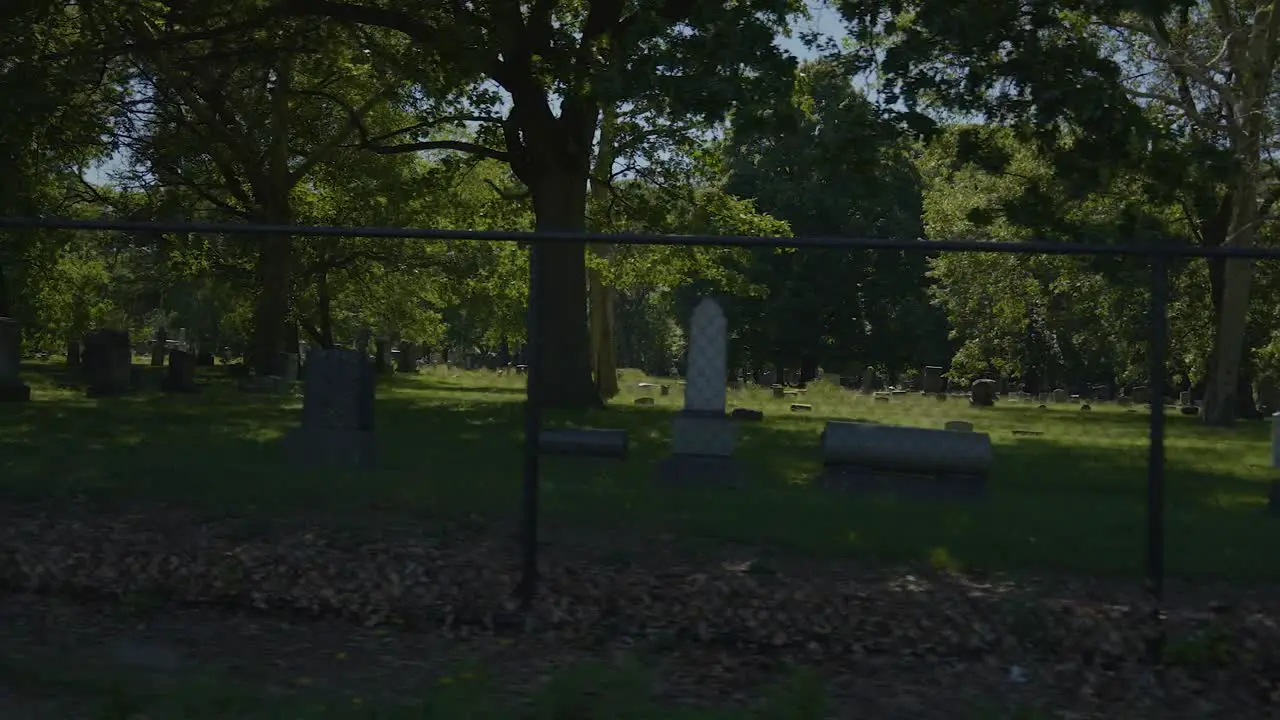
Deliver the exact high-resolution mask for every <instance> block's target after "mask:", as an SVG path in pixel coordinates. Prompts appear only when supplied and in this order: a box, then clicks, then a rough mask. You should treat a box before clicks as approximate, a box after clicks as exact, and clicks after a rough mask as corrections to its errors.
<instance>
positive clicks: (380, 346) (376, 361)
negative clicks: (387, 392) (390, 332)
mask: <svg viewBox="0 0 1280 720" xmlns="http://www.w3.org/2000/svg"><path fill="white" fill-rule="evenodd" d="M390 345H391V342H390V341H389V340H387V339H386V338H378V339H377V340H374V341H373V365H374V367H375V368H376V369H377V372H378V374H379V375H382V374H385V373H389V372H391V351H390Z"/></svg>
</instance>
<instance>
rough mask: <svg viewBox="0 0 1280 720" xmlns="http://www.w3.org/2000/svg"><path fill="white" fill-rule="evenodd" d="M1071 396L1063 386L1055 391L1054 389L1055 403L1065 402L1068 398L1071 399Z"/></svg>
mask: <svg viewBox="0 0 1280 720" xmlns="http://www.w3.org/2000/svg"><path fill="white" fill-rule="evenodd" d="M1070 397H1071V396H1070V395H1068V394H1067V391H1066V390H1065V389H1063V388H1058V389H1056V390H1054V391H1053V401H1054V402H1055V403H1064V402H1066V401H1067V400H1069V399H1070Z"/></svg>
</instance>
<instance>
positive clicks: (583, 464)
mask: <svg viewBox="0 0 1280 720" xmlns="http://www.w3.org/2000/svg"><path fill="white" fill-rule="evenodd" d="M146 370H147V371H152V370H154V369H151V368H148V369H146ZM200 372H201V376H200V381H201V383H202V391H201V392H200V393H199V394H198V395H183V396H173V395H162V394H160V393H158V392H151V391H143V392H139V393H136V394H132V395H129V396H126V397H122V398H114V399H102V400H91V399H87V398H85V397H84V393H83V392H82V391H81V390H80V389H78V388H71V387H66V386H60V385H59V383H60V382H62V381H61V379H60V377H59V373H60V371H59V370H58V369H57V368H55V367H54V365H52V364H49V365H36V364H33V365H30V366H25V367H24V375H25V379H26V380H27V382H28V383H30V384H31V385H32V388H33V397H32V401H31V402H30V403H27V404H25V405H9V406H6V407H3V408H0V410H2V411H3V413H4V414H3V415H0V453H2V454H0V491H2V492H3V497H4V498H5V505H4V512H5V513H6V517H5V518H3V520H2V521H0V581H3V582H4V584H5V586H6V592H5V593H4V595H3V596H0V597H3V600H0V618H3V620H2V621H0V628H3V630H2V631H0V632H3V635H2V636H0V639H2V642H3V643H4V648H5V652H4V655H3V657H2V658H0V716H3V717H6V718H10V717H12V718H19V717H33V718H43V717H49V718H63V717H93V718H143V717H146V718H356V717H361V718H366V717H384V718H399V717H405V718H409V717H414V718H421V717H449V718H459V717H467V718H485V717H493V718H499V717H501V718H518V717H533V718H564V719H568V718H689V719H690V720H693V719H694V718H739V717H759V718H819V717H850V718H852V717H876V718H897V717H901V718H908V717H911V718H921V717H925V718H929V717H946V718H1005V717H1008V718H1041V717H1043V718H1050V717H1134V718H1138V717H1152V718H1155V717H1160V718H1172V717H1241V718H1243V717H1262V716H1264V715H1266V714H1267V712H1269V711H1270V712H1274V711H1275V708H1276V707H1277V700H1278V699H1280V629H1277V627H1276V624H1275V620H1276V617H1277V615H1280V605H1278V604H1277V602H1276V599H1277V597H1280V594H1277V593H1276V592H1274V590H1273V589H1272V588H1273V587H1274V586H1275V583H1276V580H1277V579H1280V563H1277V562H1276V561H1275V557H1276V556H1275V548H1276V547H1277V541H1278V540H1280V520H1278V519H1275V518H1271V517H1268V516H1267V513H1266V511H1265V508H1266V497H1267V492H1268V488H1269V486H1270V483H1271V480H1272V477H1273V474H1274V471H1273V470H1271V468H1270V466H1269V459H1270V455H1269V452H1270V448H1269V428H1268V427H1267V426H1266V425H1264V424H1261V423H1254V424H1248V423H1246V424H1243V425H1242V426H1241V427H1239V428H1236V429H1233V430H1230V431H1224V430H1216V429H1210V428H1205V427H1201V426H1200V425H1198V424H1196V423H1195V421H1194V419H1193V418H1187V417H1182V416H1180V415H1178V414H1177V413H1175V412H1170V414H1169V418H1168V440H1167V462H1168V473H1167V499H1168V502H1167V511H1166V520H1167V526H1168V532H1167V570H1168V574H1169V581H1168V583H1167V587H1166V595H1167V601H1166V604H1165V608H1164V611H1165V619H1164V628H1165V633H1166V634H1165V638H1166V640H1165V642H1164V644H1163V647H1156V646H1154V645H1152V644H1151V642H1150V641H1151V639H1152V638H1154V637H1156V636H1157V633H1156V632H1155V631H1154V628H1155V626H1156V624H1155V621H1154V620H1153V619H1152V612H1151V605H1150V603H1149V601H1148V600H1147V595H1146V594H1145V593H1144V591H1143V588H1142V584H1141V577H1142V568H1143V562H1144V552H1145V550H1144V537H1145V532H1146V530H1145V527H1146V526H1145V523H1146V514H1145V513H1146V477H1147V475H1146V458H1147V444H1146V443H1147V419H1148V414H1147V411H1146V410H1145V409H1144V408H1124V407H1120V406H1118V405H1116V404H1114V403H1095V404H1094V407H1093V411H1092V412H1081V411H1080V409H1079V405H1078V404H1073V403H1064V404H1050V405H1048V406H1047V407H1045V408H1039V407H1037V404H1036V403H1035V402H1018V401H1001V402H999V403H998V404H997V406H996V407H994V408H973V407H970V406H969V404H968V403H967V402H966V401H965V400H964V399H963V398H962V397H953V398H951V399H949V400H948V401H945V402H940V401H937V400H935V399H932V398H922V397H920V396H918V395H914V394H912V395H903V396H894V397H893V398H892V399H891V400H890V401H889V402H887V403H883V402H880V403H876V402H872V400H871V399H870V398H868V397H866V396H862V395H859V394H858V393H856V392H853V391H850V390H846V389H844V388H840V387H838V386H835V385H832V384H830V383H824V382H819V383H814V384H812V385H810V386H809V388H808V389H807V390H806V391H805V393H804V399H803V402H804V403H805V404H807V405H811V406H812V411H811V412H803V413H801V412H792V411H791V410H790V407H789V406H790V404H791V403H792V402H794V398H790V397H788V398H784V399H775V398H774V397H773V396H772V393H770V391H769V390H768V389H767V388H748V389H744V390H731V391H730V392H729V403H730V406H731V407H747V408H754V409H758V410H762V411H763V413H764V420H763V422H759V423H743V424H742V425H741V426H740V433H739V438H738V442H737V450H736V453H737V456H738V457H740V458H742V459H743V460H744V461H745V462H746V464H747V465H748V466H749V467H750V468H751V469H752V473H751V477H750V478H749V482H748V483H747V484H746V486H745V487H742V488H740V489H737V490H717V489H713V488H699V487H689V488H679V487H677V488H673V487H670V486H669V485H663V484H659V483H655V482H654V468H655V465H656V463H657V462H658V461H659V460H661V459H662V458H663V457H664V456H665V455H666V454H667V452H668V449H669V443H670V432H671V420H672V417H673V413H674V411H675V410H677V409H678V408H679V407H680V405H681V402H682V398H681V392H680V391H679V390H678V389H676V387H677V386H675V383H674V382H673V381H671V380H666V379H660V378H645V377H643V376H642V375H640V374H639V373H637V372H635V371H625V372H624V376H623V379H622V383H621V384H622V387H623V394H622V395H621V396H619V397H617V398H615V399H614V400H612V401H611V402H610V403H609V404H608V406H607V407H606V408H604V409H602V410H598V411H593V412H590V413H586V414H576V415H564V416H556V415H554V414H553V415H552V416H550V417H547V418H545V421H546V423H547V424H548V425H560V424H576V425H582V426H593V427H610V428H623V429H625V430H627V431H628V433H629V436H630V439H631V454H630V456H629V457H628V458H627V459H626V460H623V461H608V460H585V459H571V458H547V459H545V460H544V461H543V464H542V486H541V491H542V492H541V508H540V510H541V516H542V519H543V524H542V532H543V538H542V539H543V544H542V548H541V551H542V555H543V562H544V570H543V573H544V575H543V579H544V590H543V592H542V593H541V594H540V596H539V600H538V602H537V605H536V607H535V608H534V610H533V612H532V613H531V614H529V615H527V616H524V615H520V614H518V613H515V612H513V601H512V600H511V598H510V593H511V590H512V589H513V588H514V587H515V585H516V582H517V580H518V576H519V568H518V560H519V545H518V537H517V528H518V523H517V519H518V517H519V503H520V483H521V473H522V461H523V458H522V454H521V442H522V437H523V435H522V411H523V405H522V402H523V400H524V382H523V381H524V378H522V377H518V376H514V375H507V374H499V373H495V372H493V371H462V370H459V369H456V368H445V367H434V368H431V367H428V368H424V369H423V371H422V373H421V374H419V375H409V376H404V375H397V376H394V377H392V378H389V379H386V380H384V381H381V382H380V384H379V387H378V400H377V406H376V414H377V436H378V453H379V467H378V468H377V469H376V470H371V471H367V472H354V471H353V472H328V471H326V472H321V471H315V470H302V469H298V468H293V467H290V466H289V465H288V464H287V463H285V462H284V460H283V459H282V455H281V452H280V447H279V441H280V438H281V437H282V435H283V434H284V433H285V432H286V431H287V430H288V429H290V428H291V427H294V426H296V424H297V421H298V412H299V406H300V397H299V395H298V394H297V393H296V392H295V393H292V394H286V395H259V394H245V393H241V392H238V391H237V390H236V389H235V387H234V383H233V381H232V380H230V379H229V378H228V377H227V376H226V374H225V372H224V370H223V368H221V367H219V368H212V369H202V370H201V371H200ZM641 381H651V382H654V383H666V384H670V385H672V386H673V387H672V392H671V393H670V395H659V394H658V393H657V392H652V391H651V389H649V388H644V389H642V388H640V387H639V383H640V382H641ZM650 392H652V395H653V396H654V400H653V403H652V404H645V405H638V404H636V402H635V401H636V399H637V397H638V396H640V395H644V394H649V393H650ZM829 419H863V420H871V421H875V422H883V423H895V424H906V425H919V426H925V427H937V428H940V427H942V425H943V424H944V423H945V422H946V421H949V420H965V421H969V422H972V423H973V424H974V429H975V430H976V431H978V432H985V433H989V434H990V436H991V439H992V441H993V443H994V445H995V449H996V456H995V457H996V460H995V468H994V472H993V475H992V477H991V478H990V480H989V490H990V498H989V499H988V500H987V501H985V502H983V503H979V504H942V503H933V504H931V503H927V502H893V501H889V500H878V499H869V498H854V497H848V496H841V495H838V494H833V493H831V492H828V491H824V490H821V489H819V488H816V487H814V486H813V483H812V479H813V477H814V476H815V475H816V474H817V472H818V470H819V464H820V463H819V454H818V434H819V432H820V431H821V429H822V425H823V423H824V422H825V421H826V420H829ZM1014 431H1018V432H1017V433H1015V432H1014ZM1153 648H1155V649H1154V650H1153ZM1153 653H1154V654H1155V655H1158V656H1159V658H1160V662H1159V663H1152V662H1151V661H1150V658H1151V657H1152V655H1153Z"/></svg>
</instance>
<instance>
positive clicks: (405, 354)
mask: <svg viewBox="0 0 1280 720" xmlns="http://www.w3.org/2000/svg"><path fill="white" fill-rule="evenodd" d="M396 372H401V373H416V372H418V346H417V345H414V344H413V343H411V342H409V341H408V340H401V341H400V354H399V356H398V357H397V358H396Z"/></svg>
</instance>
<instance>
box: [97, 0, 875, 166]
mask: <svg viewBox="0 0 1280 720" xmlns="http://www.w3.org/2000/svg"><path fill="white" fill-rule="evenodd" d="M806 5H807V6H808V8H809V13H810V16H811V17H810V19H808V20H800V21H798V22H796V23H795V27H794V29H793V31H792V36H791V37H789V38H779V39H778V45H779V46H780V47H782V48H783V49H784V50H786V51H787V52H790V53H791V54H792V55H795V56H796V57H797V58H800V59H801V60H808V59H812V58H813V57H815V56H816V53H814V52H813V51H812V50H810V49H809V48H807V47H805V45H804V43H803V42H801V41H800V37H799V36H800V34H801V33H804V32H808V31H817V32H819V33H821V34H823V35H827V36H830V37H833V38H837V39H843V38H844V37H846V34H845V32H844V28H843V26H842V24H841V22H840V16H839V14H838V13H837V12H836V11H834V10H832V9H831V8H830V7H827V6H826V3H824V2H821V1H820V0H806ZM854 84H855V85H858V86H865V81H863V80H862V79H855V81H854ZM122 163H123V157H122V156H120V155H115V156H112V157H111V158H109V159H108V160H106V161H105V162H104V163H102V164H101V165H99V166H96V167H93V168H90V169H89V171H88V172H87V173H86V179H87V180H88V181H89V182H91V183H93V184H95V185H100V184H103V183H105V182H107V174H108V173H110V172H112V171H113V170H116V169H119V168H120V166H121V164H122Z"/></svg>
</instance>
